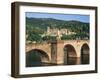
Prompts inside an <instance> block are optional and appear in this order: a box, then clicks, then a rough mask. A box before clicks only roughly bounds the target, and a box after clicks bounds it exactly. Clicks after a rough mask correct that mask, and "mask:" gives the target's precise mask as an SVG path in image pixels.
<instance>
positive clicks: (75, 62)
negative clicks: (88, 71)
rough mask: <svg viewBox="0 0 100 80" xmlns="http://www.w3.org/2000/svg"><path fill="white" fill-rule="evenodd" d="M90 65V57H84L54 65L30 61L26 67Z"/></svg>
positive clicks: (69, 59)
mask: <svg viewBox="0 0 100 80" xmlns="http://www.w3.org/2000/svg"><path fill="white" fill-rule="evenodd" d="M82 64H89V55H84V56H83V57H81V58H75V57H72V58H68V59H67V60H66V61H64V63H63V64H52V63H43V62H39V61H29V62H27V64H26V67H36V66H59V65H82Z"/></svg>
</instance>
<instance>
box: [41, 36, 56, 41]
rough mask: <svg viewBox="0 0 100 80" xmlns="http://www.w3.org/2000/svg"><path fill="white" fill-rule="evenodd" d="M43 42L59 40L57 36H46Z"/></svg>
mask: <svg viewBox="0 0 100 80" xmlns="http://www.w3.org/2000/svg"><path fill="white" fill-rule="evenodd" d="M42 39H43V41H54V40H56V39H57V37H56V36H44V37H43V38H42Z"/></svg>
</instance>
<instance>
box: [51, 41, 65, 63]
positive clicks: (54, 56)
mask: <svg viewBox="0 0 100 80" xmlns="http://www.w3.org/2000/svg"><path fill="white" fill-rule="evenodd" d="M62 46H63V41H61V40H59V41H53V42H51V63H54V64H63V63H64V52H63V48H62Z"/></svg>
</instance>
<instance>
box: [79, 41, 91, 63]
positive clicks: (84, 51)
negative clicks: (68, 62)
mask: <svg viewBox="0 0 100 80" xmlns="http://www.w3.org/2000/svg"><path fill="white" fill-rule="evenodd" d="M89 55H90V52H89V45H88V44H87V43H84V44H83V45H82V47H81V64H89Z"/></svg>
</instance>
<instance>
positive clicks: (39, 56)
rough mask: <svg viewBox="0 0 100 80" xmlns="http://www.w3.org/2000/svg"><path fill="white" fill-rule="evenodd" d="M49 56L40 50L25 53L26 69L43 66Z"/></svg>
mask: <svg viewBox="0 0 100 80" xmlns="http://www.w3.org/2000/svg"><path fill="white" fill-rule="evenodd" d="M48 62H49V56H48V55H47V53H45V52H44V51H42V50H39V49H33V50H31V51H29V52H27V53H26V67H34V66H45V65H46V63H48Z"/></svg>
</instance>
